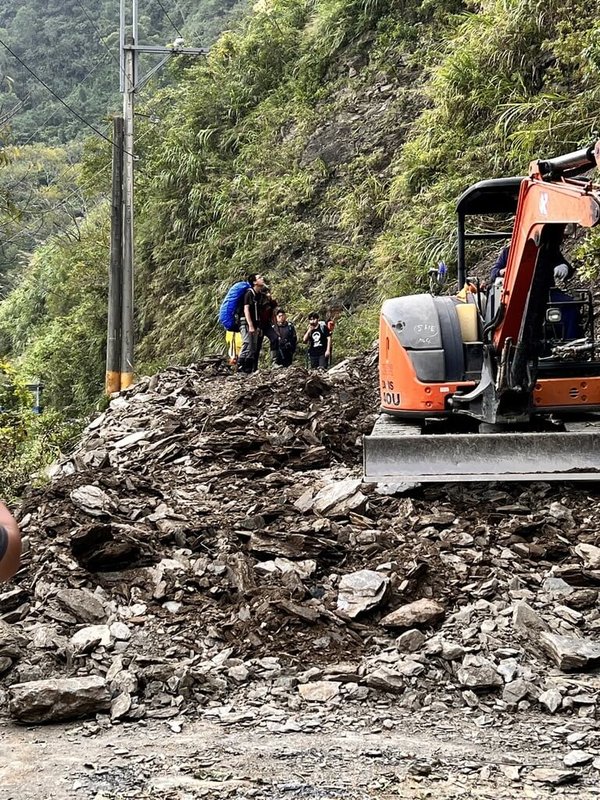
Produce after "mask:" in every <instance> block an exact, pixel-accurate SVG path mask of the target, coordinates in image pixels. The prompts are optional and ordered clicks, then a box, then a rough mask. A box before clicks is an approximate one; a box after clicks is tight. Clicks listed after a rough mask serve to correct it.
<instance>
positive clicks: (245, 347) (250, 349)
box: [238, 273, 265, 373]
mask: <svg viewBox="0 0 600 800" xmlns="http://www.w3.org/2000/svg"><path fill="white" fill-rule="evenodd" d="M247 280H248V283H249V284H250V288H249V289H246V292H245V293H244V297H243V300H242V303H241V308H240V310H239V319H240V333H241V334H242V349H241V350H240V355H239V357H238V370H239V371H240V372H247V373H250V372H255V371H256V370H257V369H258V358H257V356H258V354H259V352H260V343H259V340H260V338H261V337H262V330H261V327H260V303H261V297H260V296H261V293H262V288H263V286H264V285H265V279H264V278H263V276H262V275H256V274H254V273H252V274H251V275H248V278H247Z"/></svg>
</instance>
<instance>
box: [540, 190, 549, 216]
mask: <svg viewBox="0 0 600 800" xmlns="http://www.w3.org/2000/svg"><path fill="white" fill-rule="evenodd" d="M548 199H549V198H548V192H542V193H541V194H540V214H541V215H542V216H543V217H547V216H548Z"/></svg>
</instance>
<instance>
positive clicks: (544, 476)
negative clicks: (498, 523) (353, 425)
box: [363, 414, 600, 483]
mask: <svg viewBox="0 0 600 800" xmlns="http://www.w3.org/2000/svg"><path fill="white" fill-rule="evenodd" d="M564 427H565V430H564V431H553V432H534V431H527V432H524V431H518V432H514V433H511V432H506V433H505V432H502V433H475V434H474V433H468V434H466V433H425V432H424V430H425V426H424V423H421V422H420V421H415V422H411V421H406V420H400V419H396V418H394V417H391V416H389V415H387V414H381V415H380V416H379V417H378V419H377V421H376V423H375V426H374V428H373V431H372V433H371V434H370V435H368V436H365V437H364V439H363V468H364V479H365V481H367V482H381V483H399V482H419V483H435V482H441V481H443V482H448V481H450V482H464V481H481V482H486V481H529V480H541V481H556V480H569V481H598V480H600V415H592V414H590V415H588V416H587V417H586V418H585V419H581V420H574V421H567V422H565V423H564Z"/></svg>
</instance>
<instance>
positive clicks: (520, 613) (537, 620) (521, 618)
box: [513, 600, 548, 637]
mask: <svg viewBox="0 0 600 800" xmlns="http://www.w3.org/2000/svg"><path fill="white" fill-rule="evenodd" d="M513 626H514V628H515V630H517V631H519V633H522V634H523V635H525V636H527V637H530V636H532V635H534V634H535V632H536V631H547V630H548V625H547V624H546V623H545V622H544V620H543V619H542V618H541V617H540V615H539V614H536V612H535V611H534V610H533V608H531V606H530V605H527V603H526V602H525V601H523V600H521V601H520V602H518V603H516V604H515V607H514V609H513Z"/></svg>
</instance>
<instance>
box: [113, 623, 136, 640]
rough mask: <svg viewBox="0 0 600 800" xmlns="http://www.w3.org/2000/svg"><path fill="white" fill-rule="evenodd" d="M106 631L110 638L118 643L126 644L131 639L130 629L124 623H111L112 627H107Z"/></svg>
mask: <svg viewBox="0 0 600 800" xmlns="http://www.w3.org/2000/svg"><path fill="white" fill-rule="evenodd" d="M108 630H109V633H110V636H112V637H113V638H114V639H117V640H118V641H120V642H127V641H129V639H131V628H130V627H129V625H126V624H125V623H124V622H119V621H118V620H117V622H113V623H112V625H110V626H109V629H108Z"/></svg>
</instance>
